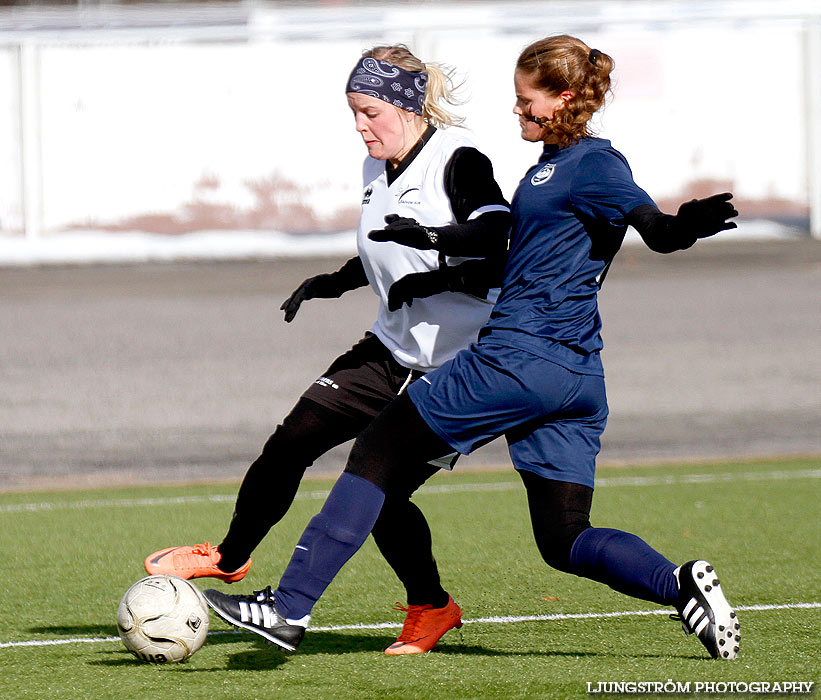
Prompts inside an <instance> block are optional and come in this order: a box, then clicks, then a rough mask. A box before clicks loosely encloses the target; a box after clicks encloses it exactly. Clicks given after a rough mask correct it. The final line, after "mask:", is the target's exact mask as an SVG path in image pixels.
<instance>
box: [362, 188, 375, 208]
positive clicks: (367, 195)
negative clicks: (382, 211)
mask: <svg viewBox="0 0 821 700" xmlns="http://www.w3.org/2000/svg"><path fill="white" fill-rule="evenodd" d="M372 194H373V187H371V186H370V185H368V186H367V187H366V188H365V193H364V194H363V195H362V204H367V203H368V202H370V201H371V195H372Z"/></svg>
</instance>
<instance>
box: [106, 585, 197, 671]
mask: <svg viewBox="0 0 821 700" xmlns="http://www.w3.org/2000/svg"><path fill="white" fill-rule="evenodd" d="M117 630H118V631H119V633H120V639H122V640H123V644H124V645H125V648H126V649H128V650H129V651H130V652H131V653H132V654H134V656H136V657H137V658H138V659H140V660H141V661H146V662H149V663H155V664H162V663H167V662H176V661H184V660H185V659H187V658H189V657H190V656H191V655H192V654H193V653H194V652H195V651H197V649H199V648H200V647H201V646H202V645H203V643H204V642H205V636H206V635H207V634H208V604H207V603H206V602H205V598H203V595H202V593H200V591H199V589H198V588H197V587H196V586H195V585H193V584H191V583H189V582H188V581H186V580H185V579H181V578H179V577H177V576H167V575H158V576H147V577H146V578H144V579H140V580H139V581H137V583H135V584H134V585H133V586H131V588H129V589H128V590H127V591H126V592H125V595H123V598H122V600H121V601H120V607H119V608H118V609H117Z"/></svg>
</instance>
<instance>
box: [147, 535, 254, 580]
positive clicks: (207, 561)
mask: <svg viewBox="0 0 821 700" xmlns="http://www.w3.org/2000/svg"><path fill="white" fill-rule="evenodd" d="M221 556H222V555H221V554H220V553H219V549H218V548H217V547H212V546H211V543H210V542H206V543H205V544H195V545H194V546H193V547H168V548H167V549H161V550H160V551H159V552H154V553H153V554H149V555H148V556H147V557H146V559H145V570H146V571H147V572H148V573H149V574H170V575H171V576H179V577H180V578H184V579H186V580H187V579H191V578H203V577H205V576H211V577H213V578H219V579H222V580H223V581H225V582H226V583H234V582H235V581H240V580H242V579H243V578H245V574H247V573H248V570H249V569H250V568H251V560H250V559H249V560H248V561H246V562H245V564H243V565H242V566H241V567H240V568H239V569H237V570H236V571H223V570H222V569H220V568H219V566H217V564H219V560H220V557H221Z"/></svg>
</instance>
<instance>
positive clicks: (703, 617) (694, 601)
mask: <svg viewBox="0 0 821 700" xmlns="http://www.w3.org/2000/svg"><path fill="white" fill-rule="evenodd" d="M676 578H677V579H678V591H679V593H678V594H679V600H678V604H677V605H676V609H677V610H678V612H679V615H681V626H682V627H683V628H684V632H685V633H686V634H695V635H696V636H697V637H698V638H699V640H700V641H701V643H702V644H703V645H704V646H705V647H706V648H707V651H709V652H710V656H712V657H713V658H714V659H734V658H735V657H736V656H737V655H738V647H739V643H740V642H741V631H740V625H739V623H738V618H737V617H736V614H735V612H734V611H733V609H732V608H731V607H730V604H729V603H728V602H727V599H726V598H725V597H724V593H723V592H722V590H721V584H720V583H719V580H718V576H716V572H715V569H713V567H712V566H711V565H710V564H709V563H708V562H706V561H701V560H697V561H688V562H687V563H686V564H682V565H681V566H680V567H679V568H678V569H676Z"/></svg>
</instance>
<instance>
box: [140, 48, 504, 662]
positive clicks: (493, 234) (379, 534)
mask: <svg viewBox="0 0 821 700" xmlns="http://www.w3.org/2000/svg"><path fill="white" fill-rule="evenodd" d="M452 91H453V83H452V81H451V79H450V75H449V72H448V71H447V69H443V68H442V67H440V66H438V65H437V64H431V63H423V62H422V61H420V60H419V59H418V58H417V57H416V56H414V55H413V54H412V53H411V52H410V51H409V50H408V49H407V47H405V46H403V45H397V46H383V47H376V48H374V49H372V50H370V51H366V52H365V54H364V55H363V56H362V58H361V59H360V60H359V61H358V62H357V64H356V66H355V67H354V70H353V71H352V73H351V76H350V78H349V81H348V83H347V85H346V95H347V100H348V104H349V106H350V108H351V110H352V112H353V115H354V117H355V122H356V129H357V131H358V132H359V134H360V135H361V137H362V139H363V141H364V142H365V145H366V147H367V149H368V157H367V158H366V159H365V164H364V170H363V174H364V185H363V198H362V213H361V217H360V221H359V230H358V236H357V248H358V252H359V255H357V256H356V257H355V258H353V259H352V260H349V261H348V262H347V263H346V264H345V265H344V266H343V267H342V268H341V269H340V270H338V271H336V272H334V273H331V274H324V275H319V276H317V277H313V278H311V279H308V280H306V281H305V282H303V283H302V284H301V285H300V286H299V288H298V289H297V290H296V291H295V292H294V293H293V294H292V295H291V297H290V298H289V299H288V300H287V301H285V303H284V304H283V305H282V309H283V310H284V311H285V320H286V321H288V322H290V321H292V320H293V318H294V316H295V314H296V313H297V311H298V309H299V307H300V305H301V304H302V302H303V301H305V300H306V299H313V298H318V297H325V298H331V297H339V296H341V295H342V294H343V293H344V292H346V291H348V290H351V289H356V288H357V287H364V286H366V285H368V284H370V286H371V287H372V288H373V290H374V291H375V292H376V294H377V295H378V297H379V302H380V303H379V311H378V316H377V319H376V322H375V324H374V326H373V327H372V329H371V331H370V332H368V333H367V334H366V335H365V338H363V339H362V340H361V341H360V342H359V343H357V344H356V345H355V346H354V347H353V348H351V350H349V351H348V352H346V353H344V354H343V355H342V356H341V357H339V358H337V359H336V360H335V361H334V362H333V363H332V364H331V366H330V367H329V368H328V369H327V370H326V371H325V372H324V373H323V375H322V376H321V377H320V378H319V379H317V381H316V382H315V383H314V384H313V385H312V386H311V387H309V388H308V389H307V390H306V391H305V393H304V394H303V395H302V397H301V398H300V399H299V401H298V402H297V404H296V405H295V406H294V408H293V409H292V410H291V412H290V413H289V414H288V415H287V416H286V417H285V419H284V420H283V422H282V425H280V426H278V427H277V429H276V431H275V432H274V433H273V435H271V437H270V438H269V440H268V442H267V443H266V445H265V447H264V449H263V451H262V454H261V455H260V456H259V457H258V458H257V460H256V461H255V462H254V463H253V464H252V465H251V467H250V468H249V469H248V472H247V474H246V475H245V478H244V480H243V482H242V485H241V487H240V490H239V494H238V496H237V501H236V507H235V510H234V516H233V519H232V521H231V524H230V527H229V529H228V533H227V534H226V536H225V538H224V539H223V541H222V542H221V543H220V544H219V545H218V546H216V547H214V546H211V545H210V543H205V544H198V545H194V546H182V547H168V548H166V549H162V550H160V551H157V552H154V553H153V554H150V555H149V556H148V557H147V558H146V560H145V568H146V571H148V573H150V574H173V575H176V576H180V577H182V578H185V579H190V578H199V577H205V576H211V577H215V578H220V579H222V580H223V581H226V582H228V583H233V582H235V581H239V580H241V579H242V578H243V577H244V576H245V575H246V573H247V572H248V570H249V568H250V566H251V559H250V555H251V552H252V551H253V550H254V549H255V548H256V546H257V545H258V544H259V543H260V542H261V541H262V539H263V538H264V537H265V535H266V534H267V532H268V531H269V529H270V528H271V527H272V526H273V525H274V524H276V523H277V522H278V521H279V520H280V519H281V518H282V517H283V516H284V515H285V513H286V512H287V511H288V508H289V507H290V505H291V503H292V502H293V500H294V496H295V495H296V491H297V488H298V486H299V482H300V480H301V479H302V475H303V474H304V472H305V469H306V468H307V467H309V466H310V465H311V464H312V463H313V462H314V460H315V459H317V458H318V457H319V456H320V455H322V454H324V453H325V452H327V451H328V450H329V449H331V448H332V447H334V446H336V445H340V444H342V443H343V442H346V441H347V440H350V439H352V438H354V437H356V436H357V435H358V434H359V433H360V432H361V431H362V429H363V428H364V427H365V426H367V425H368V423H369V422H370V421H371V420H372V419H373V417H374V416H376V415H377V414H378V413H379V412H380V411H381V410H382V409H383V408H384V407H385V406H387V405H388V404H389V403H390V401H391V400H393V399H394V398H395V397H396V396H397V395H399V394H402V393H403V391H405V389H406V387H407V386H408V385H409V384H410V383H411V382H412V381H414V380H416V379H418V378H419V377H420V376H423V375H424V374H425V373H426V372H428V371H430V370H432V369H434V368H436V367H439V366H440V365H441V364H442V363H443V362H445V361H446V360H449V359H451V358H452V357H453V356H454V355H455V354H456V352H457V351H458V350H461V349H462V348H465V347H467V346H468V345H469V344H470V343H471V342H472V341H473V340H475V339H476V337H477V334H478V332H479V329H480V328H481V327H482V325H483V324H484V323H485V322H486V321H487V319H488V317H489V315H490V311H491V309H492V306H493V301H495V299H496V296H497V295H498V291H499V290H498V286H499V281H500V279H501V270H502V267H503V265H504V258H505V255H506V252H507V239H508V233H509V230H510V211H509V206H508V203H507V202H506V201H505V199H504V196H503V195H502V192H501V190H500V189H499V186H498V185H497V184H496V181H495V180H494V178H493V168H492V166H491V164H490V161H489V160H488V159H487V157H486V156H484V155H483V154H482V153H480V152H479V151H478V150H477V149H476V147H475V146H474V145H473V143H472V142H471V141H470V139H468V137H467V136H466V135H465V134H464V133H463V132H456V133H454V130H450V129H445V128H444V127H448V126H452V125H455V124H457V123H458V122H459V119H458V118H457V117H456V116H455V115H453V114H451V113H450V112H449V111H447V110H446V109H445V104H446V105H451V104H454V103H455V100H454V97H453V94H452ZM443 103H445V104H443ZM437 125H438V127H440V128H437ZM386 223H387V226H385V224H386ZM383 229H384V230H383ZM369 232H372V233H373V237H372V238H369V237H368V234H369ZM392 238H401V239H402V240H403V241H405V242H410V243H413V244H414V245H415V247H410V246H407V245H401V244H398V243H395V242H385V241H390V240H391V239H392ZM462 256H468V257H471V258H473V259H471V260H464V259H463V257H462ZM494 288H495V289H494ZM448 455H450V458H449V459H448V460H447V462H448V463H451V462H452V461H453V459H454V458H455V454H454V451H453V450H451V449H450V448H449V447H447V446H445V448H444V449H443V451H442V452H441V453H440V454H437V455H433V456H432V457H429V458H426V459H425V460H423V461H422V462H420V463H419V464H417V465H415V468H414V469H413V470H411V471H410V472H409V473H408V477H409V478H408V479H407V480H405V481H404V482H403V483H401V484H397V488H396V489H395V490H394V491H393V493H392V494H391V498H389V499H388V500H387V501H386V503H385V506H384V508H383V509H382V513H381V515H380V517H379V519H378V520H377V521H376V523H375V525H374V523H371V525H374V529H373V535H374V540H375V541H376V543H377V546H378V547H379V549H380V551H381V552H382V554H383V555H384V556H385V559H386V560H387V561H388V563H389V564H390V565H391V567H392V568H393V569H394V571H395V572H396V574H397V576H398V577H399V579H400V580H401V581H402V583H403V584H404V586H405V588H406V591H407V597H408V607H407V608H406V609H405V610H406V612H407V615H406V618H405V624H404V626H403V630H402V633H401V635H400V637H399V639H398V640H397V641H396V642H395V643H394V644H392V645H391V646H390V647H389V648H388V649H386V653H388V654H392V655H393V654H415V653H421V652H425V651H429V650H430V649H431V648H432V647H433V646H434V645H435V644H436V643H437V641H438V640H439V639H440V638H441V636H442V635H443V634H445V632H447V631H448V630H449V629H452V628H453V627H457V626H461V611H460V609H459V606H458V605H457V604H456V603H455V602H454V600H453V598H451V597H450V596H449V595H448V593H447V592H446V591H445V590H444V589H443V588H442V585H441V583H440V579H439V572H438V570H437V566H436V562H435V560H434V558H433V554H432V552H431V536H430V530H429V528H428V524H427V522H426V520H425V517H424V515H423V514H422V512H421V511H420V510H419V508H418V507H417V506H416V505H414V504H413V503H412V502H411V501H410V500H409V498H410V495H411V493H412V492H413V491H414V490H415V488H416V487H417V486H418V485H419V484H421V483H422V482H423V481H424V480H425V479H426V478H427V477H428V476H430V475H431V474H433V473H434V472H435V471H437V469H438V468H439V467H440V466H443V465H445V464H446V463H443V462H442V461H441V460H436V458H442V457H445V456H448ZM369 529H370V528H369Z"/></svg>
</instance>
